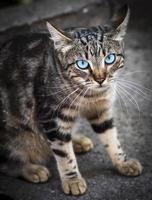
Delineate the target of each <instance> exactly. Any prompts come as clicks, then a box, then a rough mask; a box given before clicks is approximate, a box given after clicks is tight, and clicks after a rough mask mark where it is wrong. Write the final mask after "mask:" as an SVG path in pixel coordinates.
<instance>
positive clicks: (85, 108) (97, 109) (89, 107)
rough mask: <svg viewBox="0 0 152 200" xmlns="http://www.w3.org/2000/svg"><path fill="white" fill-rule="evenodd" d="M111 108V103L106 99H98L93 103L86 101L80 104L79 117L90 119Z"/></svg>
mask: <svg viewBox="0 0 152 200" xmlns="http://www.w3.org/2000/svg"><path fill="white" fill-rule="evenodd" d="M110 106H111V102H110V101H109V100H107V99H100V100H94V101H90V102H89V101H87V102H84V103H83V104H81V106H80V115H81V116H83V117H86V118H92V117H95V116H97V115H100V113H101V112H102V111H103V110H105V109H106V110H107V109H109V108H110Z"/></svg>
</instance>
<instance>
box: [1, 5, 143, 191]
mask: <svg viewBox="0 0 152 200" xmlns="http://www.w3.org/2000/svg"><path fill="white" fill-rule="evenodd" d="M120 11H122V13H123V15H122V16H121V17H120V16H119V17H118V16H117V15H115V16H114V18H113V20H112V23H111V25H109V26H99V27H92V28H73V29H68V30H67V31H66V32H63V31H59V30H57V29H56V28H55V27H54V26H52V25H50V24H49V23H47V26H48V30H49V33H50V34H49V36H48V35H47V34H38V33H37V34H29V35H26V36H18V37H16V38H14V39H12V40H10V41H8V42H7V43H5V44H4V45H3V46H2V47H1V51H0V171H1V172H3V173H5V174H8V175H11V176H19V177H23V178H24V179H26V180H28V181H31V182H34V183H39V182H45V181H47V180H48V178H49V176H50V172H49V169H48V168H47V164H46V163H47V161H48V160H49V157H50V154H51V151H52V152H53V154H54V156H55V159H56V162H57V166H58V170H59V174H60V178H61V183H62V188H63V191H64V193H66V194H72V195H79V194H83V193H84V192H85V191H86V189H87V185H86V182H85V180H84V178H83V177H82V175H81V173H80V172H79V168H78V165H77V161H76V157H75V154H74V151H75V152H87V151H89V150H91V149H92V148H93V144H92V141H91V140H90V139H89V138H87V137H85V136H82V135H74V134H73V132H74V131H73V130H74V128H75V121H76V119H77V118H79V117H85V118H87V120H88V121H89V122H90V124H91V126H92V128H93V130H94V132H95V133H96V134H97V136H98V137H99V139H100V141H101V143H102V144H103V145H104V146H105V148H106V150H107V152H108V154H109V156H110V158H111V161H112V163H113V165H114V167H115V168H116V169H117V170H118V172H120V173H121V174H123V175H126V176H138V175H140V174H141V172H142V166H141V164H140V163H139V162H138V161H137V160H134V159H127V157H126V155H125V153H124V152H123V150H122V148H121V145H120V142H119V140H118V137H117V129H116V127H115V125H114V122H113V113H112V111H113V109H112V107H113V102H114V97H115V90H114V85H115V84H114V80H115V76H116V74H117V72H118V71H119V69H120V68H122V67H123V65H124V46H123V38H124V35H125V32H126V27H127V23H128V19H129V10H128V8H127V6H124V7H123V8H122V9H120ZM49 37H50V38H49Z"/></svg>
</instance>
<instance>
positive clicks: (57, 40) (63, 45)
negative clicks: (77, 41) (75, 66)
mask: <svg viewBox="0 0 152 200" xmlns="http://www.w3.org/2000/svg"><path fill="white" fill-rule="evenodd" d="M46 25H47V28H48V31H49V33H50V39H51V40H52V41H53V42H54V46H55V49H57V50H62V51H67V50H68V49H70V48H71V42H72V39H71V38H70V37H68V36H66V35H65V34H64V33H63V31H61V30H58V29H57V28H55V27H54V26H52V25H51V24H50V23H49V22H47V23H46Z"/></svg>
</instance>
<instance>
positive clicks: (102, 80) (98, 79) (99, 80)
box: [96, 78, 105, 85]
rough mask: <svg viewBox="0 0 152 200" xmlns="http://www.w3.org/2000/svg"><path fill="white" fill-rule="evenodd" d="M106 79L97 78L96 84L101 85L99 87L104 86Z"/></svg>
mask: <svg viewBox="0 0 152 200" xmlns="http://www.w3.org/2000/svg"><path fill="white" fill-rule="evenodd" d="M104 80H105V78H97V79H96V82H97V83H99V85H102V83H103V82H104Z"/></svg>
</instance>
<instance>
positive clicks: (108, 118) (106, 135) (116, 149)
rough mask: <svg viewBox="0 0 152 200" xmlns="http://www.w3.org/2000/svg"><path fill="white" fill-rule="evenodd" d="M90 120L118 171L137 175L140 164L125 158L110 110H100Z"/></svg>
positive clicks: (128, 174)
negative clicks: (99, 113) (99, 112)
mask: <svg viewBox="0 0 152 200" xmlns="http://www.w3.org/2000/svg"><path fill="white" fill-rule="evenodd" d="M101 113H102V114H101V115H100V116H97V117H96V118H94V119H93V120H91V121H90V122H91V125H92V128H93V130H94V131H95V132H96V133H97V135H98V136H99V139H100V141H101V142H102V143H103V145H104V146H105V148H106V150H107V152H108V154H109V156H110V158H111V161H112V163H113V165H114V166H115V168H116V169H117V170H118V172H119V173H121V174H123V175H126V176H138V175H140V174H141V172H142V166H141V164H140V163H139V161H138V160H136V159H127V156H126V154H125V153H124V152H123V150H122V147H121V144H120V141H119V139H118V135H117V129H116V127H115V125H114V122H113V118H112V112H111V111H110V110H106V111H104V112H101Z"/></svg>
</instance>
